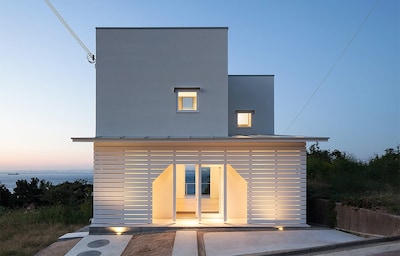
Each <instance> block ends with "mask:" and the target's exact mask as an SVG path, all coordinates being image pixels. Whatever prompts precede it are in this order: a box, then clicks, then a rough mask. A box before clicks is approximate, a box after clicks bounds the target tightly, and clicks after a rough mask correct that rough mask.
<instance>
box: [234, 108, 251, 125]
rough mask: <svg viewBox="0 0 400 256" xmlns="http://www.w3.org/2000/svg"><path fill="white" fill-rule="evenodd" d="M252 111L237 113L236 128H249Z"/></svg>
mask: <svg viewBox="0 0 400 256" xmlns="http://www.w3.org/2000/svg"><path fill="white" fill-rule="evenodd" d="M253 112H254V111H238V112H237V113H236V115H237V127H251V125H252V117H253Z"/></svg>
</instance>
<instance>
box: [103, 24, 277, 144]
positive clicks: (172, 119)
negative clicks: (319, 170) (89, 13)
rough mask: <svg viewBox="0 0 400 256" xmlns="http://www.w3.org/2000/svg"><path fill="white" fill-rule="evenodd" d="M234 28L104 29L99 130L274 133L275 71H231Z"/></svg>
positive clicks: (114, 133)
mask: <svg viewBox="0 0 400 256" xmlns="http://www.w3.org/2000/svg"><path fill="white" fill-rule="evenodd" d="M227 31H228V29H227V28H97V30H96V43H97V52H96V55H97V62H96V79H97V81H96V136H97V137H147V136H148V137H168V136H169V137H188V136H192V137H227V136H233V135H240V134H243V135H251V134H273V133H274V77H273V76H229V78H228V55H227V54H228V53H227V48H228V38H227Z"/></svg>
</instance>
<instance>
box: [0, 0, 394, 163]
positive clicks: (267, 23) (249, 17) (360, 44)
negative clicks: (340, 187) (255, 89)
mask: <svg viewBox="0 0 400 256" xmlns="http://www.w3.org/2000/svg"><path fill="white" fill-rule="evenodd" d="M51 2H52V4H53V5H54V6H55V8H56V9H57V10H58V12H59V13H60V14H61V15H62V16H63V17H64V19H65V20H66V21H67V22H68V24H69V25H70V26H71V27H72V29H73V30H74V31H75V32H76V34H77V35H78V36H79V37H80V38H81V40H82V41H83V42H84V43H85V44H86V46H87V47H88V48H89V49H91V51H92V52H93V53H95V52H96V44H95V28H96V27H169V26H173V27H194V26H201V27H205V26H213V27H220V26H227V27H229V32H228V33H229V39H228V40H229V46H228V48H229V60H228V64H229V74H274V75H275V132H276V134H292V135H307V136H328V137H330V138H331V139H330V141H329V142H328V143H322V144H320V146H321V147H322V148H326V149H331V150H333V149H339V150H341V151H345V152H348V153H350V154H353V155H354V156H355V157H357V158H359V159H361V160H368V159H369V158H370V157H372V156H374V154H382V153H383V152H384V150H385V149H386V148H388V147H393V148H394V147H396V146H397V145H398V144H399V143H400V1H398V0H381V1H378V3H377V1H375V0H335V1H333V0H327V1H314V0H307V1H305V0H298V1H288V0H262V1H261V0H252V1H244V0H242V1H238V0H229V1H228V0H226V1H223V0H221V1H211V0H207V1H191V0H180V1H174V0H172V1H161V0H159V1H152V0H150V1H149V0H147V1H105V0H96V1H94V0H86V1H61V0H52V1H51ZM376 3H377V4H376ZM375 5H376V8H375V9H374V11H373V12H372V14H371V15H370V16H369V18H368V20H367V21H366V22H365V24H364V26H363V27H362V29H361V30H360V31H359V33H358V34H357V36H356V37H355V38H354V40H353V41H352V43H351V45H350V47H349V48H348V49H347V51H346V52H345V54H344V55H343V57H342V58H341V59H340V61H339V62H338V63H337V65H336V66H335V68H334V69H333V70H332V72H331V73H330V75H329V76H328V78H327V79H326V80H325V81H324V83H323V84H322V86H321V87H320V89H319V90H318V92H317V93H316V94H315V96H314V97H313V98H312V100H311V101H310V103H309V104H308V106H307V107H306V108H305V110H304V111H303V112H302V113H301V115H300V116H299V117H298V118H297V119H296V121H295V122H294V123H293V124H292V125H291V126H290V124H291V123H292V121H293V120H294V119H295V117H296V116H297V114H298V113H299V111H300V110H301V109H302V107H303V106H304V104H305V103H306V102H307V101H308V99H309V98H310V96H311V95H312V93H313V92H314V91H315V89H316V88H317V87H318V86H319V85H320V84H321V81H322V80H323V79H324V77H325V76H326V75H327V73H328V71H329V70H330V69H331V68H332V66H333V64H334V63H335V62H336V60H337V59H338V57H339V56H340V55H341V53H342V51H343V50H344V49H345V47H346V45H347V44H348V43H349V41H350V40H351V38H352V37H353V35H354V34H355V32H356V31H357V29H358V28H359V26H360V25H361V23H362V22H363V20H364V19H365V17H366V16H367V15H368V13H369V12H370V10H371V9H372V8H374V6H375ZM0 38H1V39H0V122H1V123H0V134H1V137H2V138H1V142H0V170H18V169H84V168H91V167H92V154H93V153H92V144H91V143H72V142H71V140H70V138H71V137H80V136H85V137H86V136H88V137H91V136H94V135H95V68H94V65H91V64H89V63H88V62H87V60H86V57H85V55H86V53H85V52H84V51H83V50H82V49H81V48H80V46H79V44H78V43H76V41H74V39H73V38H72V36H71V35H70V34H69V33H68V32H67V30H66V29H65V28H64V27H63V25H62V24H61V23H60V22H59V21H58V19H57V18H56V16H55V15H54V14H53V13H52V12H51V10H50V9H49V7H48V6H47V5H46V3H45V1H40V0H36V1H23V0H14V1H1V3H0ZM289 126H290V127H289Z"/></svg>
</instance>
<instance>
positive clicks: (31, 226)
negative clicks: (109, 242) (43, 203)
mask: <svg viewBox="0 0 400 256" xmlns="http://www.w3.org/2000/svg"><path fill="white" fill-rule="evenodd" d="M47 212H49V209H38V210H33V211H29V212H28V211H26V210H23V209H20V210H8V209H4V208H3V209H0V230H1V232H0V256H6V255H10V256H11V255H13V256H15V255H18V256H23V255H34V254H36V253H38V252H39V251H40V250H42V249H44V248H46V247H47V246H49V245H50V244H52V243H53V242H55V241H57V239H58V237H60V236H62V235H64V234H65V233H69V232H73V231H76V230H77V229H79V228H81V227H82V226H84V225H85V224H76V223H75V224H65V222H62V221H59V220H57V219H59V218H55V219H53V218H52V217H49V215H48V214H46V213H47ZM43 216H46V218H47V219H46V218H43Z"/></svg>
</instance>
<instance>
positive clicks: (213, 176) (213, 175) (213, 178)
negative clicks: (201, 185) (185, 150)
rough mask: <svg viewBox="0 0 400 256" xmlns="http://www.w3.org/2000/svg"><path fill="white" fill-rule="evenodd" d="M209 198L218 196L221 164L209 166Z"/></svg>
mask: <svg viewBox="0 0 400 256" xmlns="http://www.w3.org/2000/svg"><path fill="white" fill-rule="evenodd" d="M210 183H211V184H210V198H216V199H218V198H219V197H220V195H219V194H220V184H221V166H211V167H210Z"/></svg>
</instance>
